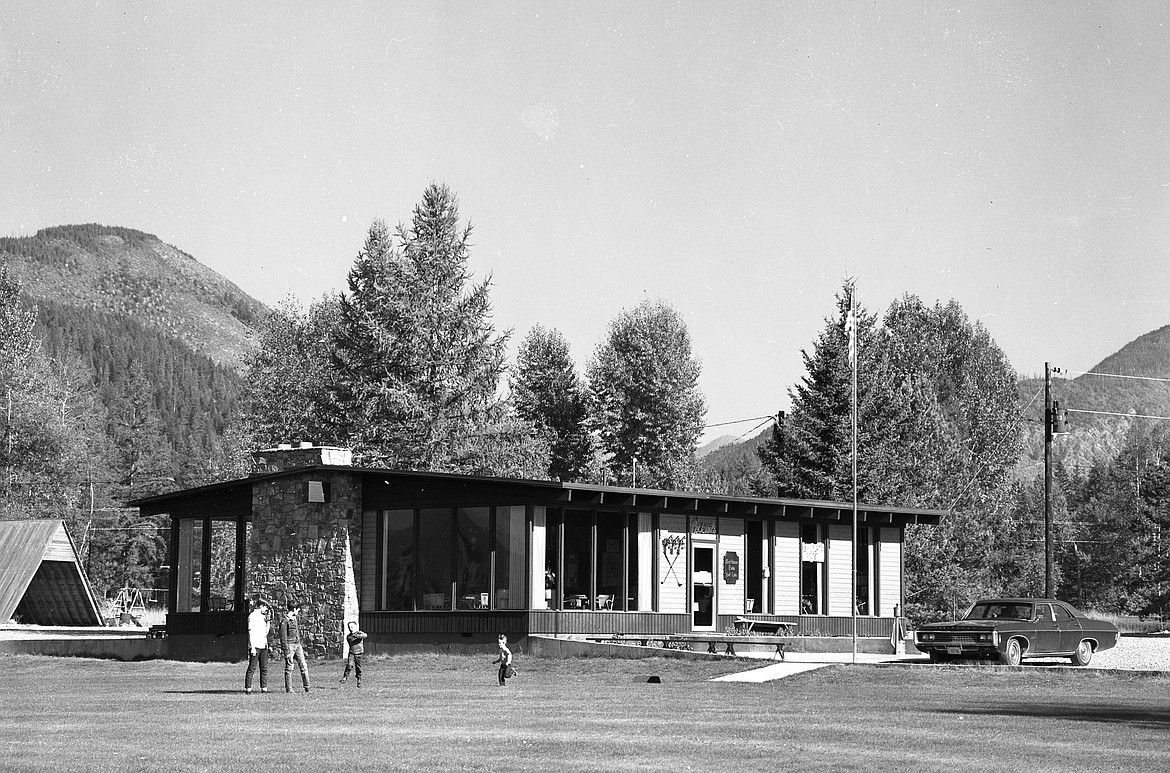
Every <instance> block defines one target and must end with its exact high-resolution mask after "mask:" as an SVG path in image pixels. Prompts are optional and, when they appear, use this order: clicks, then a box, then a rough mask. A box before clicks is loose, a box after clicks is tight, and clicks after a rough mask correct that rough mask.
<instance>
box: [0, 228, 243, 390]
mask: <svg viewBox="0 0 1170 773" xmlns="http://www.w3.org/2000/svg"><path fill="white" fill-rule="evenodd" d="M0 261H3V262H5V263H7V265H8V268H9V271H10V272H11V274H12V276H13V277H14V278H16V279H17V280H18V281H19V282H20V283H21V285H22V286H23V288H24V292H25V294H26V295H28V296H29V297H30V298H32V299H33V300H34V301H35V300H37V299H45V300H50V301H53V302H55V303H58V304H65V305H69V306H76V307H78V308H81V309H86V310H89V311H95V312H109V313H113V314H117V315H125V316H128V317H132V318H133V319H135V320H136V321H137V322H139V323H140V324H142V325H144V326H146V327H149V328H153V329H155V330H158V331H159V332H161V333H163V334H165V335H167V336H170V337H171V338H174V339H175V340H177V341H181V342H183V343H185V344H187V345H188V346H190V347H191V348H192V349H194V350H195V351H198V352H201V353H203V354H206V355H207V356H208V357H210V358H211V359H212V360H213V361H215V362H216V363H219V364H222V365H227V366H229V367H231V368H233V369H234V370H237V371H240V370H242V367H243V362H244V357H245V356H246V353H247V351H248V349H249V347H250V346H251V344H250V341H249V337H248V330H249V329H250V328H252V327H254V326H256V325H257V324H258V323H259V321H260V319H261V318H262V316H263V314H264V313H265V308H266V307H265V306H264V304H262V303H260V302H259V301H257V300H256V299H254V298H252V297H251V296H249V295H248V294H247V293H245V292H244V291H243V290H241V289H240V288H239V287H237V286H236V285H235V284H233V283H232V282H230V281H228V280H227V279H225V278H224V277H223V276H221V275H220V274H218V273H217V272H215V271H213V270H212V269H210V268H208V267H206V266H204V265H203V264H202V263H200V262H199V261H197V260H196V259H195V258H193V257H192V256H190V255H188V254H187V253H186V252H183V251H182V250H180V249H178V248H176V247H173V246H171V245H169V244H166V243H164V242H163V241H161V240H160V239H159V238H158V237H157V236H154V235H152V234H148V233H143V232H142V231H136V230H134V229H131V228H121V227H117V226H104V225H98V224H95V223H88V224H83V225H63V226H54V227H52V228H42V229H41V230H39V231H37V233H36V234H35V235H33V236H24V237H4V238H0Z"/></svg>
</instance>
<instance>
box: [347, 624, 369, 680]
mask: <svg viewBox="0 0 1170 773" xmlns="http://www.w3.org/2000/svg"><path fill="white" fill-rule="evenodd" d="M365 638H366V635H365V634H364V633H362V632H361V631H359V630H358V624H357V623H355V622H354V621H352V620H350V621H349V633H347V634H346V635H345V641H346V643H347V644H349V657H348V658H346V659H345V673H344V674H342V675H341V683H342V684H345V681H346V680H347V679H349V672H350V667H351V666H352V667H353V671H354V674H355V675H356V676H357V686H358V687H361V686H362V653H364V652H365V651H366V645H365V642H364V641H363V639H365Z"/></svg>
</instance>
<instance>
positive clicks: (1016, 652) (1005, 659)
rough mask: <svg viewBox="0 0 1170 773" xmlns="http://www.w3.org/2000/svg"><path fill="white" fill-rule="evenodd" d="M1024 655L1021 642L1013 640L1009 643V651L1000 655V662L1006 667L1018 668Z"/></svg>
mask: <svg viewBox="0 0 1170 773" xmlns="http://www.w3.org/2000/svg"><path fill="white" fill-rule="evenodd" d="M1023 655H1024V653H1023V651H1022V650H1021V649H1020V640H1019V639H1011V640H1010V641H1008V643H1007V649H1006V650H1005V651H1003V652H1001V653H1000V655H999V662H1000V663H1003V664H1004V665H1005V666H1018V665H1020V659H1021V658H1022V657H1023Z"/></svg>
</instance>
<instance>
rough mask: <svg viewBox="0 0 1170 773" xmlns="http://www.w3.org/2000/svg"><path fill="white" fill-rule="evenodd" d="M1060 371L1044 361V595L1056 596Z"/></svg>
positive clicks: (1061, 423)
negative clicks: (1055, 441) (1055, 394)
mask: <svg viewBox="0 0 1170 773" xmlns="http://www.w3.org/2000/svg"><path fill="white" fill-rule="evenodd" d="M1053 373H1060V368H1053V367H1051V366H1050V365H1049V364H1048V363H1047V362H1046V363H1044V596H1045V597H1046V598H1050V599H1052V598H1056V596H1055V591H1054V589H1053V587H1052V438H1053V437H1055V436H1056V435H1063V434H1064V433H1065V432H1067V431H1068V430H1067V429H1066V428H1065V422H1064V413H1063V412H1062V411H1061V408H1060V402H1058V401H1054V400H1053V399H1052V374H1053Z"/></svg>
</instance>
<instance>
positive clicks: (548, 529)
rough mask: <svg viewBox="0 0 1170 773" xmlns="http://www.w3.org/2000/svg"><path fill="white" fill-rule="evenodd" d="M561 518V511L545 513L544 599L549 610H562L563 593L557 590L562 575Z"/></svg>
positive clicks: (551, 510)
mask: <svg viewBox="0 0 1170 773" xmlns="http://www.w3.org/2000/svg"><path fill="white" fill-rule="evenodd" d="M561 518H562V514H561V511H560V510H553V509H551V508H550V509H549V510H548V511H547V512H546V513H545V521H544V523H545V527H544V598H545V601H546V602H547V606H548V608H549V609H560V606H561V593H560V592H559V591H558V590H557V587H558V582H557V581H558V580H559V579H560V577H559V576H558V575H559V573H561V561H560V555H561Z"/></svg>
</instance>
